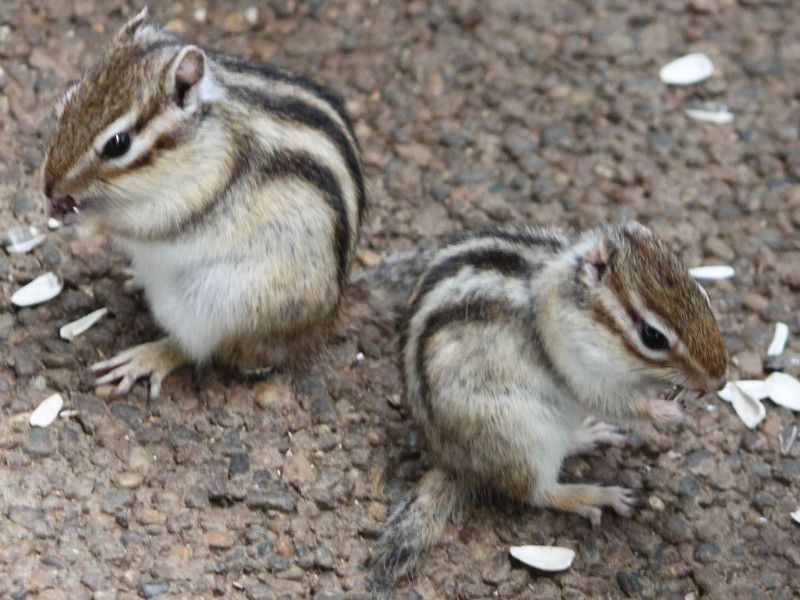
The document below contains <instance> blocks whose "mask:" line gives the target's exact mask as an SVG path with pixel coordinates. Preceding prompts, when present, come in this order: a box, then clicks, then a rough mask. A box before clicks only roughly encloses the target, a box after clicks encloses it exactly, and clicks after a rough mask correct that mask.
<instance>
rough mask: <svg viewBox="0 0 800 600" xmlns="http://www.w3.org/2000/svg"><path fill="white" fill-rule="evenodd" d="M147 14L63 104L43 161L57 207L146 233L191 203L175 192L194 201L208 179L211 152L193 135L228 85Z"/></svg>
mask: <svg viewBox="0 0 800 600" xmlns="http://www.w3.org/2000/svg"><path fill="white" fill-rule="evenodd" d="M146 16H147V10H146V9H145V10H143V11H142V12H141V13H139V14H138V15H136V16H135V17H134V18H133V19H131V20H130V21H128V22H127V23H126V24H125V25H124V26H123V27H122V28H121V29H120V30H119V32H118V33H117V35H116V37H115V38H114V40H113V42H112V43H111V46H110V47H109V49H108V50H107V52H106V53H105V55H104V56H103V57H102V58H101V59H100V60H99V62H98V63H97V65H96V66H95V67H94V68H93V69H92V70H91V71H89V72H88V73H87V74H86V75H85V77H84V78H83V79H82V80H81V81H80V82H78V83H77V84H75V85H74V86H73V87H72V88H70V90H69V91H68V92H67V93H66V94H65V95H64V97H63V98H62V100H61V102H60V103H59V105H58V106H57V109H56V112H57V124H56V129H55V132H54V134H53V136H52V138H51V140H50V144H49V147H48V150H47V154H46V157H45V163H44V168H43V179H44V193H45V195H46V196H47V198H48V208H49V210H50V212H51V213H53V212H55V213H63V212H67V211H69V210H72V209H78V210H79V211H81V212H84V211H85V213H86V214H87V216H90V217H94V218H97V219H99V220H100V221H101V222H104V223H105V224H106V225H108V226H109V227H111V229H112V230H116V231H118V232H124V233H135V232H137V231H141V230H144V231H145V232H146V230H147V229H148V227H149V226H151V224H153V223H157V222H158V221H159V220H162V221H169V220H170V219H174V218H175V215H174V214H172V213H173V212H174V211H176V210H181V207H180V206H178V207H176V206H174V205H172V206H171V203H170V200H171V198H170V194H171V193H177V191H178V190H179V189H180V190H181V192H182V194H183V197H184V198H191V197H192V193H191V192H192V189H193V187H196V186H197V185H198V181H202V178H203V172H204V170H203V166H204V158H203V153H202V152H200V151H198V149H197V146H198V144H196V143H193V142H196V141H197V139H198V136H199V135H200V133H199V132H200V128H199V124H200V123H201V122H202V121H203V112H204V111H203V107H204V103H206V102H209V101H210V100H213V99H214V98H215V97H218V96H219V95H220V94H221V91H220V88H219V86H218V85H216V84H215V83H214V80H213V76H212V75H211V73H210V70H209V68H208V64H207V59H206V56H205V54H204V53H203V51H202V50H200V49H199V48H197V47H196V46H193V45H186V44H184V43H182V42H181V41H180V40H179V39H177V38H175V37H173V36H171V35H170V34H168V33H165V32H164V31H162V30H159V29H156V28H154V27H152V26H150V25H147V24H145V19H146ZM206 150H208V146H207V147H206ZM212 158H213V157H212ZM205 160H209V158H208V157H206V158H205ZM179 204H180V203H179ZM189 208H190V207H189ZM145 215H146V220H147V221H148V223H145ZM159 217H161V218H160V219H159Z"/></svg>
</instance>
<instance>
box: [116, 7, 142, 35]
mask: <svg viewBox="0 0 800 600" xmlns="http://www.w3.org/2000/svg"><path fill="white" fill-rule="evenodd" d="M146 19H147V7H146V6H145V7H144V8H143V9H142V10H140V11H139V14H138V15H136V16H135V17H133V18H132V19H130V20H128V22H127V23H125V25H123V26H122V27H120V30H119V31H117V35H116V36H115V37H114V41H115V42H116V43H121V42H126V41H128V40H130V39H132V38H133V37H134V36H135V35H136V32H137V31H138V30H139V28H140V27H141V26H142V25H143V24H144V22H145V20H146Z"/></svg>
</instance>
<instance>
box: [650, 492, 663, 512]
mask: <svg viewBox="0 0 800 600" xmlns="http://www.w3.org/2000/svg"><path fill="white" fill-rule="evenodd" d="M647 504H648V506H649V507H650V508H652V509H653V510H654V511H656V512H663V511H664V509H665V508H666V506H665V505H664V501H663V500H662V499H661V498H659V497H658V496H650V497H649V498H648V499H647Z"/></svg>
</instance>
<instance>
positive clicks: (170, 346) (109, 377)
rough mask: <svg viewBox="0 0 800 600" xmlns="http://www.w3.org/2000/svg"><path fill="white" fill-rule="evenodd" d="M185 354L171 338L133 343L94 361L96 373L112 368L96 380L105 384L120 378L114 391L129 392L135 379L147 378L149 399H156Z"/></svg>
mask: <svg viewBox="0 0 800 600" xmlns="http://www.w3.org/2000/svg"><path fill="white" fill-rule="evenodd" d="M186 362H188V361H187V359H186V357H185V356H184V355H183V353H182V352H181V350H180V348H178V346H177V345H176V344H175V343H174V342H173V341H172V340H170V339H169V338H163V339H161V340H158V341H157V342H150V343H149V344H141V345H139V346H134V347H133V348H130V349H128V350H125V351H124V352H121V353H119V354H117V355H116V356H114V357H113V358H110V359H108V360H103V361H100V362H98V363H95V364H93V365H92V366H91V367H90V370H91V371H92V372H93V373H100V372H103V371H108V370H109V369H111V371H109V372H108V373H106V374H105V375H103V376H101V377H99V378H97V379H96V380H95V382H94V383H95V385H96V386H98V385H103V384H106V383H113V382H115V381H119V383H118V384H117V387H116V388H115V389H114V394H115V395H117V394H127V393H128V392H129V391H130V389H131V387H132V386H133V384H134V383H136V381H138V380H139V379H142V378H144V377H147V378H149V379H150V398H151V399H155V398H157V397H158V395H159V394H160V393H161V383H162V382H163V381H164V378H165V377H166V376H167V375H168V374H169V373H170V372H171V371H173V370H174V369H175V368H177V367H179V366H181V365H182V364H185V363H186Z"/></svg>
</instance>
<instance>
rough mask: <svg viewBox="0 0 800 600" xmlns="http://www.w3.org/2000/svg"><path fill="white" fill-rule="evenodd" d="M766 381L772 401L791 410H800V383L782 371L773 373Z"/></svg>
mask: <svg viewBox="0 0 800 600" xmlns="http://www.w3.org/2000/svg"><path fill="white" fill-rule="evenodd" d="M764 381H765V383H766V385H767V396H769V399H770V400H772V401H773V402H774V403H775V404H780V405H781V406H783V407H785V408H788V409H790V410H800V381H798V380H797V379H795V378H794V377H792V376H791V375H789V374H787V373H781V372H780V371H776V372H774V373H771V374H770V375H769V376H768V377H767V378H766V379H765V380H764Z"/></svg>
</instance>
